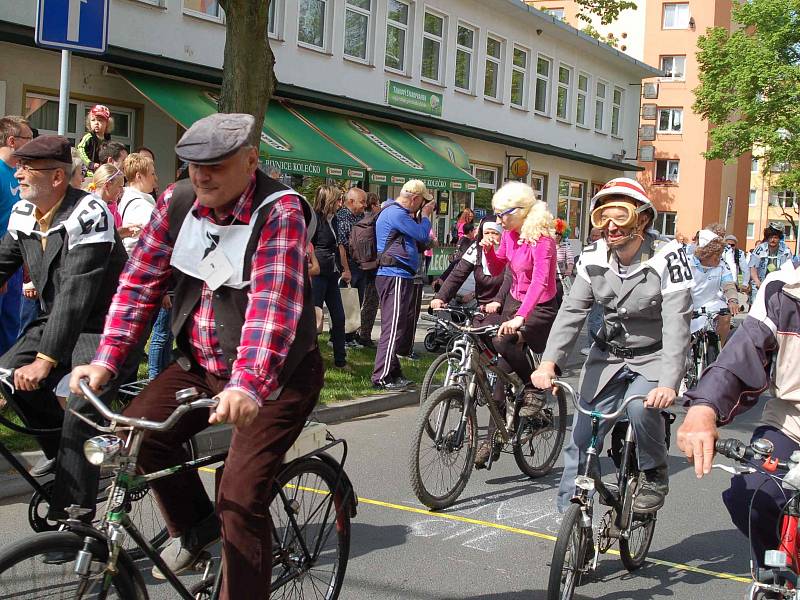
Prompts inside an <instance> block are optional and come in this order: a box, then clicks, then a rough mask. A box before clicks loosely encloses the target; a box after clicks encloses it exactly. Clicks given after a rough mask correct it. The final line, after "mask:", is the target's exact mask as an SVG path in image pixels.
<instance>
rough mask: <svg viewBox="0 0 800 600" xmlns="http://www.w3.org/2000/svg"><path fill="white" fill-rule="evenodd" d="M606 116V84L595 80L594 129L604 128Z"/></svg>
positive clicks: (601, 129)
mask: <svg viewBox="0 0 800 600" xmlns="http://www.w3.org/2000/svg"><path fill="white" fill-rule="evenodd" d="M605 116H606V84H605V83H603V82H602V81H598V82H597V86H595V92H594V128H595V130H596V131H603V130H604V129H605Z"/></svg>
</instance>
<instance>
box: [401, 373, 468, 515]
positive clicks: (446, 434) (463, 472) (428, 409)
mask: <svg viewBox="0 0 800 600" xmlns="http://www.w3.org/2000/svg"><path fill="white" fill-rule="evenodd" d="M465 401H466V398H465V397H464V390H462V389H461V388H460V387H458V386H447V387H443V388H441V389H439V390H437V391H436V392H434V393H433V394H432V395H431V397H430V398H428V401H427V402H426V403H425V406H423V407H422V410H421V411H420V414H419V418H418V420H417V425H416V427H415V429H414V436H413V438H412V442H411V451H410V452H409V457H408V467H409V475H410V479H411V489H413V490H414V493H415V494H416V496H417V498H418V499H419V501H420V502H422V503H423V504H424V505H425V506H427V507H428V508H430V509H434V510H435V509H441V508H447V507H448V506H450V505H451V504H453V502H455V501H456V499H457V498H458V496H459V495H460V494H461V492H462V491H463V490H464V487H465V486H466V485H467V481H469V476H470V474H471V473H472V467H473V465H474V460H475V451H476V449H477V446H478V425H477V419H476V416H475V407H474V406H469V407H467V409H466V410H467V411H468V412H467V419H466V423H465V431H464V435H463V439H462V440H461V441H459V440H457V439H456V438H457V434H458V428H459V425H460V423H461V416H462V414H463V411H464V402H465ZM431 425H432V426H433V430H434V431H441V432H442V436H441V441H440V442H439V443H438V444H437V443H436V439H435V438H436V435H428V433H427V431H428V427H429V426H431Z"/></svg>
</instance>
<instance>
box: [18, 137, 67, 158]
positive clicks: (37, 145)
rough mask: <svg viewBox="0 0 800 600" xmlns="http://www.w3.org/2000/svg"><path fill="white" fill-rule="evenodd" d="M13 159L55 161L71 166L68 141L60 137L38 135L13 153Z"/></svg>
mask: <svg viewBox="0 0 800 600" xmlns="http://www.w3.org/2000/svg"><path fill="white" fill-rule="evenodd" d="M14 158H17V159H22V160H57V161H58V162H62V163H66V164H70V165H71V164H72V152H71V151H70V148H69V140H68V139H67V138H65V137H63V136H60V135H40V136H39V137H37V138H34V139H32V140H31V141H30V142H28V143H27V144H25V145H24V146H23V147H22V148H20V149H18V150H15V151H14Z"/></svg>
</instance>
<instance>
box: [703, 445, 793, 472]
mask: <svg viewBox="0 0 800 600" xmlns="http://www.w3.org/2000/svg"><path fill="white" fill-rule="evenodd" d="M714 449H715V450H716V452H717V453H718V454H721V455H722V456H726V457H727V458H730V459H732V460H735V461H736V462H739V463H744V464H748V463H750V462H751V461H754V460H755V461H764V462H765V464H769V465H770V469H769V470H773V471H775V470H778V471H789V470H790V469H791V468H792V465H791V464H789V463H788V462H785V461H782V460H777V459H773V458H772V452H773V450H774V446H772V444H771V443H770V442H768V441H767V440H761V439H759V440H756V441H755V442H753V444H745V443H744V442H742V441H740V440H737V439H733V438H730V439H724V440H717V442H716V444H714Z"/></svg>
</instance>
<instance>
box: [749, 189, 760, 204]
mask: <svg viewBox="0 0 800 600" xmlns="http://www.w3.org/2000/svg"><path fill="white" fill-rule="evenodd" d="M747 206H758V201H757V200H756V191H755V190H750V199H749V200H748V202H747Z"/></svg>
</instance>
